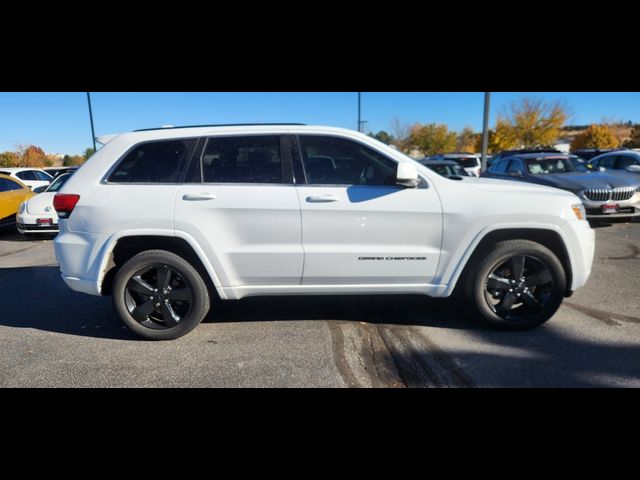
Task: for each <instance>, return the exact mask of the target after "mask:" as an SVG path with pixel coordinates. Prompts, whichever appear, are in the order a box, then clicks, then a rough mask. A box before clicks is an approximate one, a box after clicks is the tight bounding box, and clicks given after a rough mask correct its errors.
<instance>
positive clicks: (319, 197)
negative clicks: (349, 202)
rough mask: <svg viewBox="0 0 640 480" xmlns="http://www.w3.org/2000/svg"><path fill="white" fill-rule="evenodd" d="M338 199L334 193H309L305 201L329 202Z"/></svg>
mask: <svg viewBox="0 0 640 480" xmlns="http://www.w3.org/2000/svg"><path fill="white" fill-rule="evenodd" d="M338 201H340V199H339V198H338V197H336V196H335V195H311V196H310V197H307V202H309V203H330V202H338Z"/></svg>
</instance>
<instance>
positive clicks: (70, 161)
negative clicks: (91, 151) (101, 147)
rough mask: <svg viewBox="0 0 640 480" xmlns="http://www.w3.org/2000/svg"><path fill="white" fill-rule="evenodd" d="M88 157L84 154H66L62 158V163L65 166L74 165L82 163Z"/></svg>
mask: <svg viewBox="0 0 640 480" xmlns="http://www.w3.org/2000/svg"><path fill="white" fill-rule="evenodd" d="M86 160H87V159H86V158H85V157H84V155H65V156H64V158H63V159H62V165H63V166H65V167H74V166H76V165H82V164H83V163H84V162H85V161H86Z"/></svg>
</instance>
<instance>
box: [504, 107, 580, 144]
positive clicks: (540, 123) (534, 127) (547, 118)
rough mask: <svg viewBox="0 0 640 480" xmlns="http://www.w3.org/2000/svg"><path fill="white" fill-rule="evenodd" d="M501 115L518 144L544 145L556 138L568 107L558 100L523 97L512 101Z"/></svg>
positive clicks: (551, 142)
mask: <svg viewBox="0 0 640 480" xmlns="http://www.w3.org/2000/svg"><path fill="white" fill-rule="evenodd" d="M502 117H503V119H504V121H505V122H506V123H507V124H508V125H509V126H510V127H511V128H512V129H513V136H514V137H515V140H516V142H517V143H518V144H520V145H522V146H523V147H525V148H534V147H545V146H551V145H553V144H554V143H555V142H556V140H557V139H558V136H559V135H560V131H561V129H562V127H563V126H564V124H565V123H566V121H567V119H568V118H569V109H568V107H567V106H566V105H565V104H563V103H561V102H559V101H556V102H547V101H545V100H542V99H539V98H529V97H525V98H522V99H520V100H518V101H515V102H512V103H511V105H510V106H509V109H508V110H507V111H506V112H505V113H504V115H503V116H502Z"/></svg>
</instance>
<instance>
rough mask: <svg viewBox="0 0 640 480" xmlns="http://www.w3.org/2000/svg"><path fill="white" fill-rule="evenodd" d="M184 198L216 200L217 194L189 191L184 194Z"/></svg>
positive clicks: (188, 199) (189, 199)
mask: <svg viewBox="0 0 640 480" xmlns="http://www.w3.org/2000/svg"><path fill="white" fill-rule="evenodd" d="M182 199H183V200H187V201H192V202H193V201H203V200H215V199H216V196H215V195H214V194H212V193H187V194H185V195H183V196H182Z"/></svg>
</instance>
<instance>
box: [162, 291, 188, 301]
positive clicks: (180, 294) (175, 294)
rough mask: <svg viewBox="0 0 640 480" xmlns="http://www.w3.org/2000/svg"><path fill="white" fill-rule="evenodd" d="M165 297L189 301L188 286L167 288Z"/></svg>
mask: <svg viewBox="0 0 640 480" xmlns="http://www.w3.org/2000/svg"><path fill="white" fill-rule="evenodd" d="M165 298H168V299H169V300H180V301H183V302H188V301H191V298H192V297H191V290H190V289H188V288H186V287H185V288H177V289H175V290H169V291H168V292H167V293H166V295H165Z"/></svg>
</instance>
